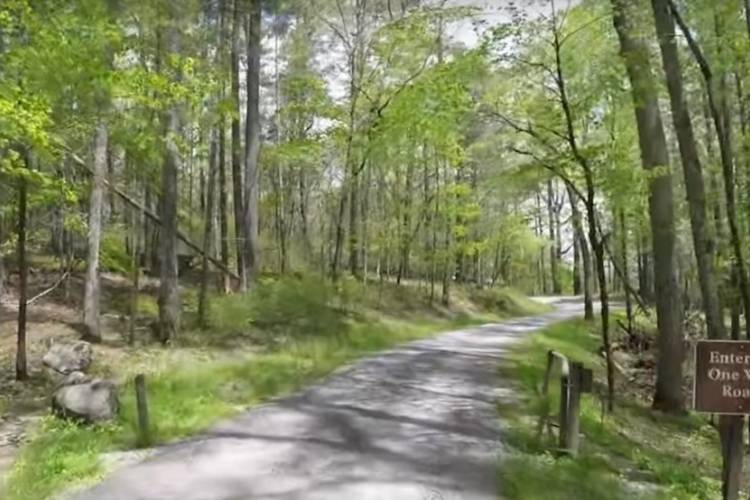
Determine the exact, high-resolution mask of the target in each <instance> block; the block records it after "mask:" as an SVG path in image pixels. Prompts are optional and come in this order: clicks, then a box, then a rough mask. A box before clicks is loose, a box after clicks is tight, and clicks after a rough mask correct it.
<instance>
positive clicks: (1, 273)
mask: <svg viewBox="0 0 750 500" xmlns="http://www.w3.org/2000/svg"><path fill="white" fill-rule="evenodd" d="M4 240H5V219H4V217H3V216H2V215H0V245H2V244H3V243H4ZM6 280H7V274H6V270H5V254H4V253H3V252H2V250H0V303H2V301H3V298H4V297H5V293H6V292H7V289H6V288H5V283H6Z"/></svg>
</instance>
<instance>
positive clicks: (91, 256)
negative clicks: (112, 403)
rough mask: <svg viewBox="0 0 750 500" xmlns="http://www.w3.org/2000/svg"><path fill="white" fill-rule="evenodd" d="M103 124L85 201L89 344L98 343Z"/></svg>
mask: <svg viewBox="0 0 750 500" xmlns="http://www.w3.org/2000/svg"><path fill="white" fill-rule="evenodd" d="M108 143H109V140H108V130H107V124H106V123H104V122H103V121H101V122H100V123H99V124H97V126H96V135H95V139H94V169H93V173H94V175H93V177H92V179H91V199H90V200H89V228H88V255H87V259H86V282H85V284H84V293H83V325H84V328H85V334H84V338H85V339H86V340H88V341H90V342H101V340H102V334H101V327H100V322H99V315H100V313H99V301H100V278H99V249H100V246H101V238H102V208H103V204H104V180H105V176H106V175H107V147H108Z"/></svg>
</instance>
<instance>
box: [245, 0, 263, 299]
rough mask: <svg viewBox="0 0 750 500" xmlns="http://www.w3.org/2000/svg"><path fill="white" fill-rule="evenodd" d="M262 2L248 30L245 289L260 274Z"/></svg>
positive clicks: (254, 6) (255, 0) (254, 4)
mask: <svg viewBox="0 0 750 500" xmlns="http://www.w3.org/2000/svg"><path fill="white" fill-rule="evenodd" d="M261 3H262V2H261V0H251V1H250V12H249V16H248V30H247V78H246V81H247V115H246V116H247V123H246V124H245V145H246V147H245V191H244V200H243V203H244V206H243V217H242V229H243V235H244V237H245V242H244V246H243V251H244V259H243V260H244V264H245V275H244V278H245V283H244V286H243V289H247V287H248V285H249V284H250V283H251V282H252V281H254V280H255V278H256V277H257V274H258V272H259V271H260V261H259V258H260V248H259V241H258V230H259V228H258V221H259V218H258V197H259V189H260V185H259V182H260V170H259V168H258V160H259V159H260V52H261V17H262V16H261Z"/></svg>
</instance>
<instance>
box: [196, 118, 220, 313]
mask: <svg viewBox="0 0 750 500" xmlns="http://www.w3.org/2000/svg"><path fill="white" fill-rule="evenodd" d="M218 142H219V134H218V131H217V130H212V131H211V145H210V146H209V153H208V182H207V183H206V210H205V213H204V217H203V262H202V266H201V286H200V290H199V292H198V324H199V325H200V327H201V328H206V327H207V326H208V278H209V267H208V255H209V254H210V253H211V222H212V221H213V212H214V196H215V195H214V193H215V191H216V173H217V172H216V171H217V170H218V168H217V166H218V158H217V155H218V149H219V144H218Z"/></svg>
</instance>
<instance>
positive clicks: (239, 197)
mask: <svg viewBox="0 0 750 500" xmlns="http://www.w3.org/2000/svg"><path fill="white" fill-rule="evenodd" d="M241 12H242V2H241V0H234V12H233V17H232V50H231V66H232V69H231V80H232V82H231V91H232V108H233V109H234V110H235V113H234V114H233V115H232V124H231V128H232V205H233V208H234V243H235V251H236V254H237V275H238V276H239V277H240V289H242V290H244V289H246V287H247V277H246V276H245V269H246V266H245V254H244V250H243V248H244V241H245V238H244V232H243V229H244V227H243V224H242V220H243V214H244V213H245V209H244V203H243V192H242V191H243V190H242V142H241V139H240V53H239V51H240V34H241V30H242V16H241Z"/></svg>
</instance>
